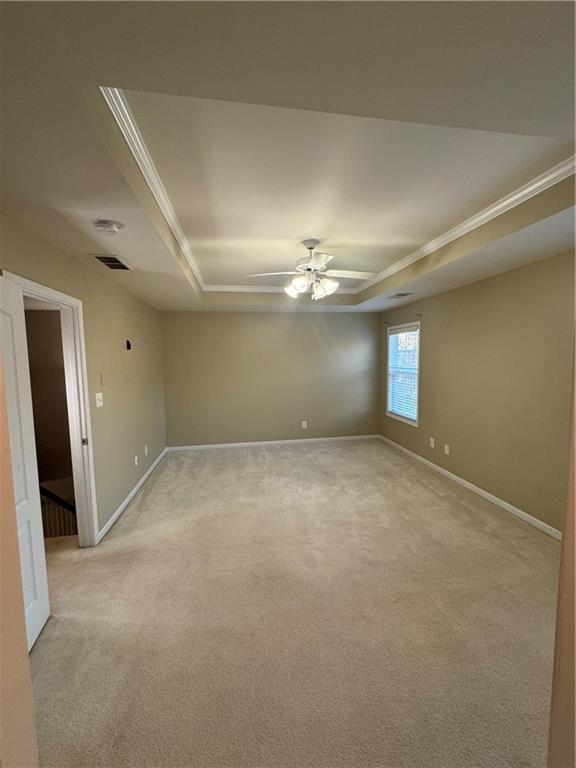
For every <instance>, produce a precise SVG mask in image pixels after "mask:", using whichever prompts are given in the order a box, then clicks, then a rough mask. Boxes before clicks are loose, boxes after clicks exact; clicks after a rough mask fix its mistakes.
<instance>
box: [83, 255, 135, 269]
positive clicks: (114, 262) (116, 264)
mask: <svg viewBox="0 0 576 768" xmlns="http://www.w3.org/2000/svg"><path fill="white" fill-rule="evenodd" d="M90 255H91V256H94V258H95V259H97V260H98V261H99V262H100V263H101V264H104V266H105V267H108V269H130V267H128V266H126V264H124V262H123V261H120V259H119V258H118V256H109V255H108V254H107V253H91V254H90Z"/></svg>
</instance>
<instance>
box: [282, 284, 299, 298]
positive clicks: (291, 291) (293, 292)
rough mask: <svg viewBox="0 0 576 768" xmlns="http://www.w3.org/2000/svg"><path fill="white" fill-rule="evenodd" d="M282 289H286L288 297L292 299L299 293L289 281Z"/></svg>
mask: <svg viewBox="0 0 576 768" xmlns="http://www.w3.org/2000/svg"><path fill="white" fill-rule="evenodd" d="M284 290H285V291H286V293H287V294H288V296H290V298H292V299H297V298H298V296H299V295H300V294H299V293H298V291H297V290H296V288H294V286H293V285H292V283H290V285H287V286H286V288H284Z"/></svg>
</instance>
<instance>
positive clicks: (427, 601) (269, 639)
mask: <svg viewBox="0 0 576 768" xmlns="http://www.w3.org/2000/svg"><path fill="white" fill-rule="evenodd" d="M50 546H51V547H53V548H52V549H51V551H50V553H49V558H48V569H49V577H50V591H51V597H52V610H53V615H52V618H51V619H50V621H49V623H48V625H47V626H46V628H45V630H44V632H43V634H42V636H41V637H40V639H39V641H38V643H37V645H36V647H35V648H34V650H33V652H32V666H33V677H34V688H35V696H36V701H37V707H38V728H39V740H40V753H41V761H42V765H43V766H58V768H68V767H70V768H82V766H98V767H99V768H104V767H107V766H110V767H112V766H114V767H116V766H134V768H146V767H147V766H150V767H151V766H164V767H168V766H170V767H171V768H175V767H176V766H179V767H180V766H182V767H183V766H186V767H188V766H194V767H197V768H228V767H230V768H232V767H234V768H256V767H258V768H284V767H286V768H296V766H298V768H360V767H361V768H377V767H378V768H481V767H482V768H498V767H499V766H502V768H504V766H505V767H506V768H511V767H514V768H522V767H524V768H526V767H528V766H530V767H533V768H542V767H543V766H544V765H545V750H546V731H547V718H548V702H549V696H550V675H551V661H552V646H553V623H554V603H555V597H554V591H555V582H556V576H557V566H558V559H559V544H558V542H556V541H554V540H553V539H551V538H549V537H547V536H546V535H545V534H543V533H540V532H539V531H537V530H535V529H534V528H531V527H529V526H527V525H525V524H523V523H521V522H519V521H517V520H516V519H515V518H513V517H511V516H510V515H508V514H507V513H505V512H503V511H502V510H501V509H498V508H496V507H493V506H492V505H491V504H489V503H487V502H485V501H483V500H482V499H480V498H479V497H477V496H475V495H474V494H472V493H470V492H468V491H466V490H465V489H462V488H461V487H459V486H457V485H455V484H453V483H451V482H450V481H448V480H445V479H444V478H442V477H441V476H439V475H438V474H436V473H434V472H433V471H431V470H429V469H427V468H425V467H423V466H422V465H421V464H419V463H417V462H415V461H414V460H412V459H410V458H407V457H406V456H404V455H403V454H401V453H398V452H397V451H395V450H394V449H393V448H390V447H388V446H386V445H384V444H383V443H381V442H379V441H376V440H370V441H362V442H341V443H334V442H332V443H315V444H314V443H311V444H310V443H309V444H307V445H305V444H303V445H301V446H300V445H296V446H294V445H289V446H273V447H254V448H236V449H211V450H205V451H194V452H182V453H173V454H171V455H169V456H168V457H167V458H166V459H165V460H164V461H163V462H162V463H161V464H160V466H159V467H158V468H157V470H156V471H155V472H154V474H153V475H152V477H151V479H150V480H149V481H148V483H146V485H145V486H144V488H143V489H142V491H141V492H140V494H139V495H138V496H137V497H136V499H135V500H134V502H133V503H132V504H131V506H130V507H129V509H128V510H127V511H126V512H125V514H124V516H123V517H122V518H121V519H120V521H119V522H118V523H117V524H116V526H115V527H114V528H113V529H112V531H111V532H110V534H109V535H108V536H107V538H106V539H105V540H104V541H103V543H102V544H101V545H100V546H99V547H98V548H96V549H92V550H79V549H75V548H73V547H71V546H70V545H69V543H68V545H67V543H66V542H65V541H63V540H59V541H58V542H55V543H54V544H50Z"/></svg>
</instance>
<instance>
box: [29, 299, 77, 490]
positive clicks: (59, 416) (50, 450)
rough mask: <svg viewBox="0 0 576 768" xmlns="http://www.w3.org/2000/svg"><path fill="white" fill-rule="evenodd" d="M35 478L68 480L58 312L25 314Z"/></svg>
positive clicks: (64, 390) (64, 383)
mask: <svg viewBox="0 0 576 768" xmlns="http://www.w3.org/2000/svg"><path fill="white" fill-rule="evenodd" d="M25 314H26V338H27V341H28V361H29V363H30V383H31V385H32V406H33V409H34V433H35V437H36V456H37V459H38V478H39V480H40V482H43V481H44V480H57V479H59V478H62V477H72V456H71V453H70V435H69V432H68V404H67V402H66V378H65V374H64V353H63V350H62V330H61V325H60V312H58V310H30V309H27V310H26V313H25Z"/></svg>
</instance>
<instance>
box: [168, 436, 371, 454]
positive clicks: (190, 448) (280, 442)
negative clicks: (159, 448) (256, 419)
mask: <svg viewBox="0 0 576 768" xmlns="http://www.w3.org/2000/svg"><path fill="white" fill-rule="evenodd" d="M380 437H381V435H343V436H342V437H296V438H293V439H291V440H256V441H254V442H252V443H202V444H201V445H171V446H169V447H168V448H166V450H167V451H169V452H170V451H198V450H203V449H205V448H250V447H255V446H256V447H257V446H259V445H293V444H295V443H326V442H331V441H334V440H378V439H380Z"/></svg>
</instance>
